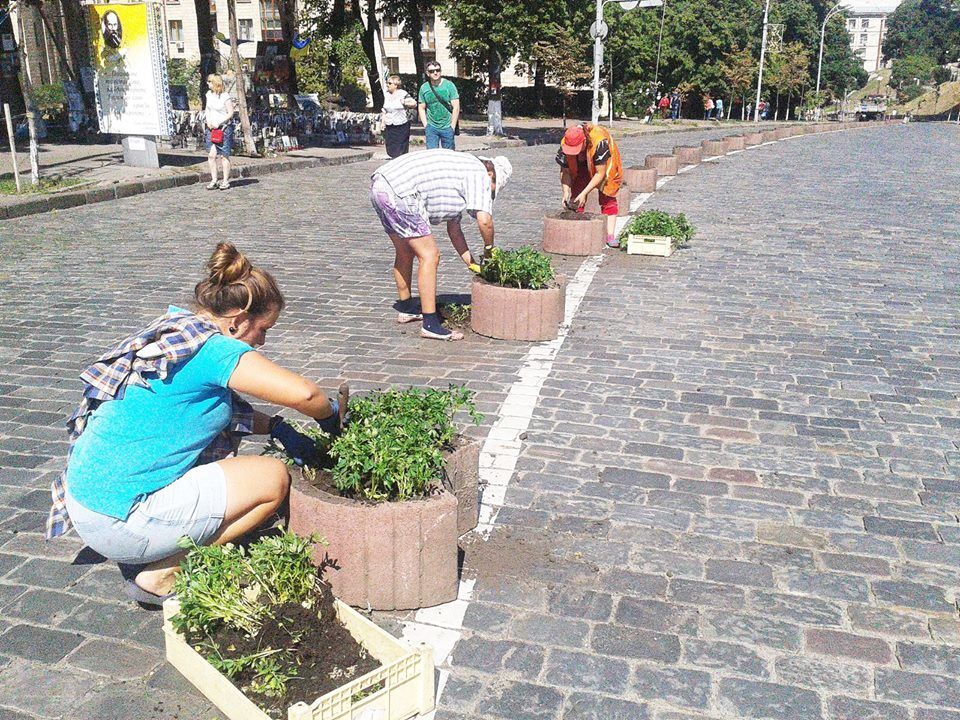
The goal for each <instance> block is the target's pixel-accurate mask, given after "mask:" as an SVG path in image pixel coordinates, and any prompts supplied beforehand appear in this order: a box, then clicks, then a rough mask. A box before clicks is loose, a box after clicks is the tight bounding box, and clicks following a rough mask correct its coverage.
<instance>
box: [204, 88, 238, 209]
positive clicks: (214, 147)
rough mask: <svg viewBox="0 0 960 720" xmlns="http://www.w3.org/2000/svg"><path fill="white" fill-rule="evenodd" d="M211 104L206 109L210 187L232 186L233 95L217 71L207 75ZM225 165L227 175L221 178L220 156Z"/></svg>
mask: <svg viewBox="0 0 960 720" xmlns="http://www.w3.org/2000/svg"><path fill="white" fill-rule="evenodd" d="M207 87H208V88H209V90H207V104H206V109H205V115H204V117H205V122H206V125H207V127H206V132H205V133H204V141H205V143H206V146H207V153H208V154H207V163H208V164H209V165H210V183H209V184H208V185H207V190H216V189H217V188H220V189H221V190H227V189H228V188H229V187H230V152H231V151H232V150H233V98H231V97H230V93H228V92H227V91H226V88H225V87H224V84H223V78H222V77H220V76H219V75H217V74H216V73H213V74H210V75H208V76H207ZM218 158H219V160H220V163H221V164H222V165H223V179H222V180H221V181H220V182H219V183H218V182H217V159H218Z"/></svg>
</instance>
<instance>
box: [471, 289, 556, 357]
mask: <svg viewBox="0 0 960 720" xmlns="http://www.w3.org/2000/svg"><path fill="white" fill-rule="evenodd" d="M555 281H556V286H555V287H549V288H543V289H542V290H521V289H520V288H510V287H502V286H501V285H493V284H491V283H488V282H486V281H485V280H482V279H481V278H474V281H473V287H472V289H471V301H470V304H471V307H470V327H471V328H472V329H473V331H474V332H475V333H477V334H478V335H486V336H487V337H492V338H497V339H500V340H527V341H533V342H539V341H541V340H553V339H555V338H556V337H557V329H558V326H559V325H560V323H561V322H562V321H563V312H564V307H565V300H566V289H567V280H566V278H565V277H564V276H563V275H557V276H556V278H555Z"/></svg>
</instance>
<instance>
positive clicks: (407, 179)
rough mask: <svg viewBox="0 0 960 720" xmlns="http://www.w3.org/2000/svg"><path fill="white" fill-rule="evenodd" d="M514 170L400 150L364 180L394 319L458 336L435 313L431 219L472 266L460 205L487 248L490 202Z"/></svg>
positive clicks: (445, 153) (501, 160)
mask: <svg viewBox="0 0 960 720" xmlns="http://www.w3.org/2000/svg"><path fill="white" fill-rule="evenodd" d="M512 173H513V167H512V166H511V165H510V161H509V160H507V158H505V157H503V156H502V155H500V156H497V157H495V158H485V157H475V156H473V155H468V154H466V153H458V152H455V151H453V150H443V149H439V150H436V151H435V152H422V153H413V154H409V155H402V156H400V157H398V158H396V159H394V160H391V161H389V162H388V163H386V164H385V165H382V166H381V167H380V168H379V169H378V170H377V171H376V172H375V173H374V174H373V176H372V177H371V179H370V202H371V203H372V205H373V209H374V210H375V211H376V213H377V216H378V217H379V218H380V223H381V224H382V225H383V229H384V231H385V232H386V233H387V235H389V236H390V240H391V242H392V243H393V248H394V253H395V255H394V261H393V279H394V281H395V282H396V284H397V303H396V305H394V307H395V308H396V310H397V322H398V323H408V322H415V321H417V320H422V325H421V328H420V336H421V337H425V338H430V339H434V340H462V339H463V333H461V332H455V331H451V330H448V329H447V328H445V327H443V325H442V324H441V323H440V316H439V315H438V314H437V268H438V266H439V264H440V250H439V249H438V248H437V242H436V240H435V239H434V237H433V230H432V229H431V228H430V226H431V225H437V224H439V223H446V226H447V235H449V237H450V242H451V243H453V247H454V248H455V249H456V251H457V253H458V254H459V255H460V258H461V259H462V260H463V262H464V264H465V265H466V266H467V267H468V268H469V269H471V270H472V271H473V272H479V270H480V266H479V265H478V264H477V262H476V260H475V259H474V257H473V255H472V254H471V252H470V248H469V247H468V246H467V240H466V238H465V237H464V235H463V228H461V227H460V219H461V217H462V216H463V213H464V212H466V213H467V214H469V215H470V216H471V217H473V218H474V219H475V220H476V221H477V227H478V229H479V230H480V237H481V238H482V239H483V250H484V255H485V256H486V255H489V253H490V251H491V250H492V249H493V201H494V199H495V198H497V197H499V196H500V193H501V192H502V191H503V188H504V186H505V185H506V184H507V181H508V180H509V179H510V175H511V174H512ZM414 259H416V260H417V289H418V290H419V292H420V307H419V309H418V308H417V305H416V303H415V301H414V299H413V297H412V296H411V286H412V283H413V261H414Z"/></svg>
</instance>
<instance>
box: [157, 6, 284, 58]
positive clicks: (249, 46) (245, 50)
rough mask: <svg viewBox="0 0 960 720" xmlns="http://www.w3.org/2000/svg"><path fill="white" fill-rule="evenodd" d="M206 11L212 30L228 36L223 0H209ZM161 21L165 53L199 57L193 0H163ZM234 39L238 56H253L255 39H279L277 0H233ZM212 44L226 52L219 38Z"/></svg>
mask: <svg viewBox="0 0 960 720" xmlns="http://www.w3.org/2000/svg"><path fill="white" fill-rule="evenodd" d="M209 2H210V15H211V20H212V21H213V26H214V28H215V32H220V33H223V36H224V37H229V36H230V29H229V26H228V24H227V3H226V0H221V3H220V6H219V7H218V6H217V2H216V0H209ZM161 5H162V12H163V25H164V27H165V28H166V31H167V46H168V47H167V49H168V57H170V58H183V59H190V60H196V59H197V58H199V57H200V42H199V40H198V35H197V10H196V5H195V4H194V0H164V1H163V2H162V3H161ZM237 39H238V40H240V41H241V43H240V45H239V48H238V49H239V51H240V57H242V58H247V59H250V58H254V57H256V55H257V42H256V41H257V40H282V39H283V33H282V32H281V30H280V3H279V2H277V0H237ZM214 47H215V48H216V50H217V51H219V52H220V53H221V54H222V55H223V56H224V57H227V56H229V54H230V46H229V45H227V44H226V43H223V42H220V41H219V40H215V41H214Z"/></svg>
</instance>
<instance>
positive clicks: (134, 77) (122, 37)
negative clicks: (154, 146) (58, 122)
mask: <svg viewBox="0 0 960 720" xmlns="http://www.w3.org/2000/svg"><path fill="white" fill-rule="evenodd" d="M159 13H160V9H159V6H157V5H156V3H130V4H119V3H111V4H105V5H88V6H87V22H88V24H89V30H90V32H89V33H88V35H89V37H90V44H91V56H92V59H93V70H94V73H95V82H94V94H95V95H96V99H97V118H98V120H99V121H100V131H101V132H105V133H118V134H121V135H170V134H172V132H173V128H172V115H171V105H170V90H169V88H168V87H167V60H166V54H165V53H164V52H163V31H162V26H161V23H160V14H159Z"/></svg>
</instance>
